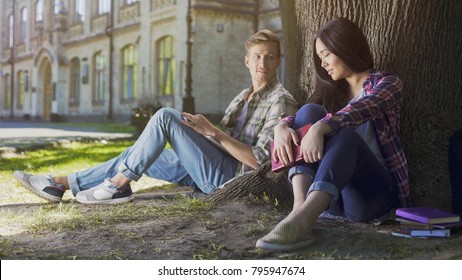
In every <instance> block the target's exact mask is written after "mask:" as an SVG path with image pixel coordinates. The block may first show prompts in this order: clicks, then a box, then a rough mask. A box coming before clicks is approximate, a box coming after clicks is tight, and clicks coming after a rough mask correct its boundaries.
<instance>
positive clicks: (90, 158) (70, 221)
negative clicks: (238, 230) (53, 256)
mask: <svg viewBox="0 0 462 280" xmlns="http://www.w3.org/2000/svg"><path fill="white" fill-rule="evenodd" d="M132 144H133V141H123V142H109V143H107V144H102V143H99V142H94V143H75V142H74V143H70V144H68V145H66V146H60V147H51V148H49V149H44V150H37V151H30V152H24V153H22V154H20V155H15V156H10V157H9V158H2V159H1V160H0V178H1V181H0V187H1V188H2V191H3V192H2V196H0V207H1V206H5V205H8V206H7V207H3V208H0V231H2V230H13V231H18V232H21V231H24V230H25V231H28V232H31V233H39V232H43V231H54V232H60V231H65V230H72V229H89V230H91V229H95V228H101V227H103V228H104V227H106V226H109V225H112V224H114V223H117V222H119V221H121V220H130V221H142V220H145V219H149V218H151V217H153V216H157V217H185V216H189V215H191V216H192V215H195V214H197V213H198V212H200V211H206V210H208V209H210V207H211V205H209V204H207V203H204V202H202V201H200V200H197V199H194V198H188V197H186V196H184V195H180V194H179V195H177V196H176V197H175V198H174V199H173V200H171V201H170V202H169V203H168V205H163V204H160V205H159V204H156V203H153V204H148V205H143V206H139V205H137V204H134V203H127V204H123V205H117V206H114V207H105V206H91V211H87V210H88V208H81V207H80V208H79V204H76V203H74V197H73V196H72V194H71V193H70V192H69V191H68V192H66V194H65V196H64V197H63V200H64V202H63V203H58V204H53V203H48V202H46V201H45V200H43V199H41V198H39V197H38V196H36V195H34V194H32V193H30V192H29V191H28V190H26V189H25V188H24V187H23V186H22V185H21V184H20V183H19V182H17V181H16V179H14V177H13V172H14V171H15V170H21V171H23V172H26V173H32V174H37V175H45V174H52V175H53V176H61V175H68V174H70V173H72V172H75V171H78V170H82V169H86V168H89V167H91V166H94V165H97V164H99V163H101V162H104V161H106V160H108V159H111V158H113V157H115V156H117V155H119V154H120V153H121V152H123V151H124V150H125V149H126V147H128V146H130V145H132ZM132 188H133V190H134V192H136V193H143V192H150V191H153V190H157V191H164V192H165V191H171V190H177V189H178V187H176V185H173V184H170V183H168V182H165V181H159V180H153V179H150V178H147V177H146V176H144V177H143V178H142V179H141V180H140V181H138V182H133V183H132ZM175 188H176V189H175ZM15 204H20V205H23V206H26V207H25V208H24V207H21V208H18V207H15V206H14V205H15ZM36 204H38V205H39V206H38V207H35V208H34V210H33V211H30V210H29V211H27V210H25V211H23V210H18V209H27V205H31V206H32V205H36ZM4 245H6V244H4ZM2 246H3V245H1V244H0V247H2Z"/></svg>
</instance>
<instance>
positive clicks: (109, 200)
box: [77, 196, 135, 205]
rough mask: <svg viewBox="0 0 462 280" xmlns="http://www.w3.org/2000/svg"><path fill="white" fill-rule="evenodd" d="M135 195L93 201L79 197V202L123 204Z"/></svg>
mask: <svg viewBox="0 0 462 280" xmlns="http://www.w3.org/2000/svg"><path fill="white" fill-rule="evenodd" d="M134 198H135V197H134V196H128V197H123V198H116V199H108V200H92V201H80V200H79V199H77V201H78V202H79V203H82V204H92V205H95V204H103V205H112V204H122V203H126V202H130V201H132V200H133V199H134Z"/></svg>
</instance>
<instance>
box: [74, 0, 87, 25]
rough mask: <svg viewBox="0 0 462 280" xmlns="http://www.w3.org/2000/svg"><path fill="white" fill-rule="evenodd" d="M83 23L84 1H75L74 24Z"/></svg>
mask: <svg viewBox="0 0 462 280" xmlns="http://www.w3.org/2000/svg"><path fill="white" fill-rule="evenodd" d="M83 21H85V0H75V22H83Z"/></svg>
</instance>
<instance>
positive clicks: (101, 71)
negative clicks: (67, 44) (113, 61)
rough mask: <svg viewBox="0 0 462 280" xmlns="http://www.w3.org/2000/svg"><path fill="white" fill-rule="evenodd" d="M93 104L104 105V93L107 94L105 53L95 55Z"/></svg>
mask: <svg viewBox="0 0 462 280" xmlns="http://www.w3.org/2000/svg"><path fill="white" fill-rule="evenodd" d="M93 69H94V71H93V73H94V75H93V76H94V80H93V103H94V104H98V105H101V104H104V93H105V92H106V79H105V74H106V72H105V69H106V57H105V56H104V53H103V52H99V53H97V54H95V56H94V60H93Z"/></svg>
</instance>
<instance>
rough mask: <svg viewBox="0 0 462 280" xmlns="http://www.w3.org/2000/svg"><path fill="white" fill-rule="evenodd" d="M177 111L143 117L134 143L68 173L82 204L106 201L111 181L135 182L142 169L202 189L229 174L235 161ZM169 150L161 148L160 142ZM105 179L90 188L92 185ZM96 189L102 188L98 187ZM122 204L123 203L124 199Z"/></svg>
mask: <svg viewBox="0 0 462 280" xmlns="http://www.w3.org/2000/svg"><path fill="white" fill-rule="evenodd" d="M181 119H182V118H181V114H180V112H178V111H176V110H174V109H171V108H163V109H161V110H159V111H158V112H157V113H156V114H155V115H154V116H153V117H152V118H151V120H150V121H149V123H148V125H147V126H146V128H145V129H144V131H143V133H142V134H141V135H140V137H139V138H138V140H137V141H136V143H135V144H134V145H133V146H132V147H130V148H129V149H127V150H126V151H125V152H124V153H123V154H122V155H120V156H119V157H117V158H115V159H113V160H110V161H108V162H106V163H104V164H102V165H100V166H97V167H94V168H92V169H90V170H86V171H85V172H83V173H82V172H81V173H76V174H74V175H71V176H69V183H70V185H71V188H72V189H73V190H76V191H78V190H83V189H87V190H86V191H84V192H80V193H79V194H77V195H76V197H77V200H78V201H79V202H82V203H106V202H105V201H108V202H107V203H110V202H109V201H111V200H112V201H115V200H113V198H114V197H113V194H112V191H113V190H114V187H117V186H120V185H116V184H115V181H114V179H116V180H119V181H120V178H122V179H124V180H125V182H126V183H128V182H129V181H132V180H134V181H137V180H138V179H139V178H140V177H141V175H142V174H143V173H146V174H147V175H148V176H150V177H154V178H158V179H163V180H169V181H172V182H179V183H190V184H193V183H194V184H195V186H197V187H198V188H199V189H201V190H202V191H203V192H204V193H210V192H212V191H213V190H214V189H215V188H216V187H218V186H219V185H221V184H223V183H224V182H226V181H228V180H229V179H231V178H233V177H234V174H235V170H236V167H237V161H236V160H235V159H234V158H231V157H229V156H227V155H225V154H223V153H222V152H221V151H220V150H219V149H218V148H217V147H215V146H214V145H213V144H211V143H210V142H209V141H208V140H206V139H205V138H204V137H203V136H202V135H200V134H198V133H197V132H195V131H194V130H193V129H191V128H189V127H187V126H185V125H183V124H182V123H181ZM167 141H169V143H170V144H171V146H172V150H164V148H165V144H166V142H167ZM104 178H110V179H109V180H105V181H104V182H103V183H100V184H99V185H97V186H96V188H95V189H93V187H95V184H96V183H97V182H98V181H99V182H101V181H102V180H104ZM99 188H101V189H102V190H101V191H100V190H99ZM124 202H125V201H124Z"/></svg>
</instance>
